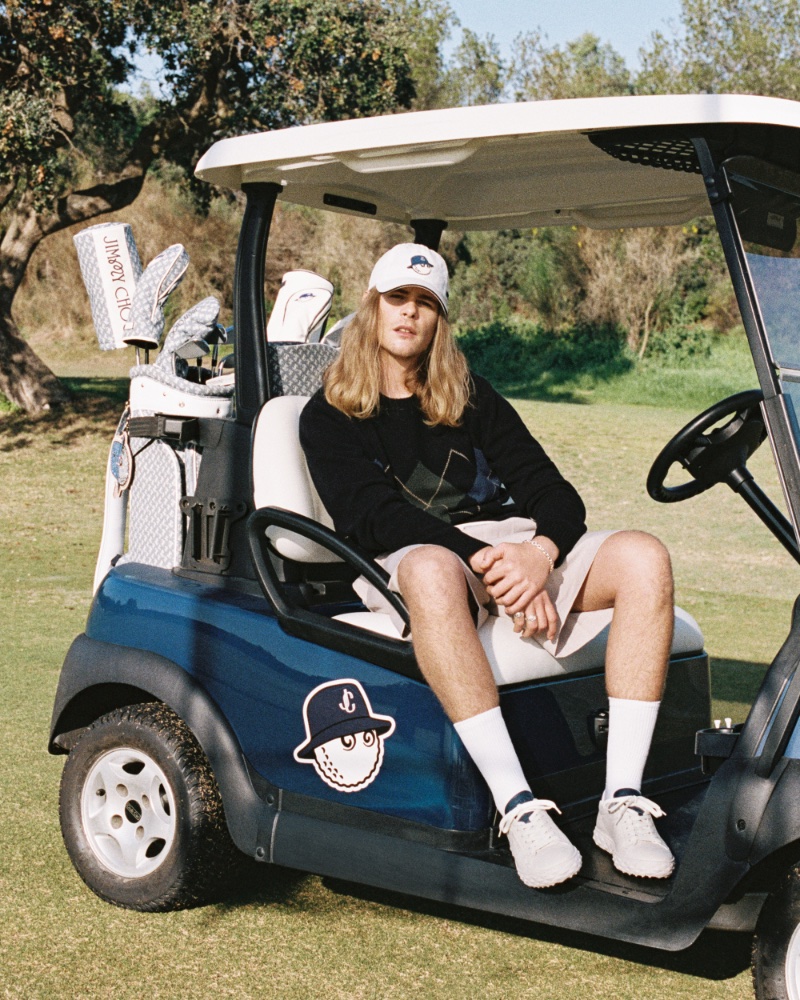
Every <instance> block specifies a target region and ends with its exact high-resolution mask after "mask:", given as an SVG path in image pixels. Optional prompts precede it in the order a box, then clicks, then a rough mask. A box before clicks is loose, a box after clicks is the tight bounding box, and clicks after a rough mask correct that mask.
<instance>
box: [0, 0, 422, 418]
mask: <svg viewBox="0 0 800 1000" xmlns="http://www.w3.org/2000/svg"><path fill="white" fill-rule="evenodd" d="M143 49H148V50H150V51H152V52H153V53H155V54H156V55H157V56H158V57H160V59H161V60H162V61H163V66H164V76H165V80H166V85H167V96H166V97H164V98H163V99H155V98H151V99H150V100H149V101H146V102H140V103H138V104H137V103H136V102H134V101H132V100H131V99H130V98H129V97H126V96H124V95H123V94H121V93H120V89H119V88H120V86H121V85H122V84H123V83H125V82H126V81H127V80H128V79H129V78H130V77H131V74H132V72H133V63H132V59H133V56H134V54H135V53H136V52H137V51H141V50H143ZM413 96H414V89H413V83H412V80H411V76H410V72H409V64H408V59H407V57H406V55H405V40H404V37H403V32H402V25H401V23H400V22H399V21H398V19H397V17H396V16H395V13H394V9H393V5H392V4H391V3H390V2H389V0H128V2H123V0H71V2H70V0H7V2H5V3H0V115H1V116H2V122H3V124H2V126H0V392H2V393H3V395H5V396H6V397H7V398H8V399H10V400H11V401H12V402H14V403H16V404H17V405H19V406H21V407H22V408H23V409H25V410H27V411H29V412H36V411H39V410H42V409H47V408H49V407H50V406H53V405H57V404H59V403H61V402H63V401H64V399H65V391H64V389H63V388H62V387H61V385H60V383H59V382H58V380H57V379H56V378H55V376H54V375H53V374H52V373H51V372H50V371H49V369H47V367H46V366H45V365H44V364H43V362H42V361H41V360H40V359H39V358H38V357H37V355H36V354H35V353H34V352H33V351H32V350H31V348H30V347H29V346H28V344H27V343H26V342H25V341H24V340H23V339H22V337H21V336H20V334H19V331H18V329H17V327H16V325H15V323H14V320H13V316H12V306H13V302H14V296H15V294H16V291H17V289H18V288H19V285H20V282H21V281H22V278H23V276H24V273H25V269H26V267H27V264H28V262H29V260H30V258H31V255H32V253H33V251H34V250H35V248H36V246H37V245H38V244H39V243H40V242H41V240H42V239H44V238H45V237H46V236H48V235H49V234H51V233H54V232H57V231H59V230H61V229H64V228H66V227H68V226H71V225H74V224H75V223H78V222H88V221H89V220H91V219H93V218H95V217H97V216H99V215H101V214H102V213H104V212H108V211H112V210H115V209H119V208H122V207H124V206H126V205H129V204H131V202H132V201H133V200H134V199H135V198H136V196H137V194H138V193H139V191H140V189H141V185H142V182H143V179H144V176H145V173H146V171H147V170H148V168H149V167H150V166H151V165H152V164H153V163H154V162H156V161H157V160H159V159H165V160H169V161H172V162H174V163H177V164H179V165H180V166H182V167H184V168H185V169H187V170H189V169H190V168H191V166H192V165H193V164H194V162H195V161H196V159H197V157H198V155H199V153H200V151H201V150H202V149H204V148H205V147H206V146H207V145H208V144H209V143H210V142H211V141H212V140H214V139H217V138H220V137H222V136H227V135H233V134H239V133H242V132H248V131H254V130H262V129H272V128H281V127H285V126H289V125H295V124H299V123H304V122H310V121H325V120H333V119H337V118H345V117H347V118H352V117H358V116H361V115H369V114H381V113H387V112H390V111H393V110H395V109H396V108H398V107H408V106H409V105H410V103H411V101H412V99H413Z"/></svg>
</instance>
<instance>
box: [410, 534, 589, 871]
mask: <svg viewBox="0 0 800 1000" xmlns="http://www.w3.org/2000/svg"><path fill="white" fill-rule="evenodd" d="M398 583H399V585H400V591H401V593H402V594H403V597H404V600H405V602H406V605H407V607H408V610H409V616H410V619H411V632H412V636H413V642H414V651H415V653H416V656H417V662H418V663H419V666H420V669H421V670H422V673H423V675H424V676H425V679H426V680H427V681H428V683H429V684H430V686H431V688H432V690H433V692H434V693H435V694H436V696H437V697H438V698H439V701H440V702H441V703H442V706H443V708H444V710H445V712H446V713H447V715H448V716H449V717H450V719H451V720H452V722H453V723H454V725H455V729H456V732H457V733H458V735H459V736H460V738H461V740H462V742H463V743H464V746H465V747H466V749H467V752H468V753H469V755H470V756H471V757H472V759H473V761H474V762H475V764H476V766H477V767H478V769H479V770H480V772H481V774H482V775H483V777H484V779H485V780H486V783H487V784H488V785H489V789H490V791H491V793H492V796H493V798H494V801H495V805H496V806H497V808H498V811H499V812H500V813H502V814H503V820H502V822H501V825H500V829H501V832H503V833H506V834H507V836H508V841H509V846H510V847H511V852H512V854H513V856H514V862H515V864H516V867H517V872H518V874H519V876H520V878H521V879H522V881H523V882H525V884H526V885H529V886H532V887H536V888H542V887H544V886H549V885H555V884H557V883H558V882H563V881H564V880H565V879H568V878H570V877H571V876H572V875H574V874H576V872H577V871H578V870H579V869H580V867H581V856H580V854H579V853H578V851H577V850H576V849H575V847H573V845H572V844H571V843H570V842H569V840H568V839H567V838H566V837H565V836H564V834H563V833H562V832H561V831H560V830H559V829H558V827H557V826H556V825H555V824H554V823H553V821H552V820H551V819H550V817H549V816H548V815H547V810H548V809H551V808H553V807H554V803H552V802H549V801H547V800H540V799H534V797H533V794H532V792H531V790H530V786H529V785H528V782H527V780H526V778H525V775H524V774H523V772H522V768H521V766H520V764H519V759H518V758H517V754H516V751H515V750H514V747H513V744H512V743H511V738H510V737H509V735H508V730H507V729H506V725H505V722H504V721H503V716H502V714H501V712H500V707H499V706H500V702H499V698H498V694H497V686H496V684H495V682H494V677H493V675H492V670H491V667H490V666H489V661H488V660H487V659H486V654H485V653H484V651H483V646H482V645H481V643H480V640H479V638H478V633H477V630H476V628H475V624H474V622H473V620H472V615H471V613H470V607H469V592H468V588H467V583H466V580H465V578H464V570H463V566H462V564H461V561H460V560H459V559H458V557H457V556H455V555H454V554H453V553H452V552H450V551H449V550H447V549H444V548H441V547H439V546H432V545H426V546H421V547H419V548H416V549H413V550H412V551H411V552H409V553H408V554H407V555H406V556H405V557H404V558H403V560H402V561H401V562H400V565H399V567H398Z"/></svg>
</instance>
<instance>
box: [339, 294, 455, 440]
mask: <svg viewBox="0 0 800 1000" xmlns="http://www.w3.org/2000/svg"><path fill="white" fill-rule="evenodd" d="M379 304H380V293H379V292H378V291H377V290H376V289H374V288H371V289H370V290H369V291H368V292H367V294H366V295H365V296H364V300H363V301H362V303H361V305H360V306H359V308H358V311H357V312H356V314H355V316H354V317H353V318H352V320H351V321H350V323H348V325H347V327H346V328H345V330H344V332H343V334H342V346H341V350H340V351H339V356H338V357H337V358H336V360H335V361H334V362H333V364H331V365H330V367H329V368H328V370H327V371H326V372H325V377H324V380H323V381H324V386H325V398H326V399H327V401H328V402H329V403H330V404H331V406H335V407H336V409H337V410H341V411H342V413H345V414H347V416H348V417H356V418H357V419H359V420H365V419H366V418H367V417H371V416H373V415H374V414H375V413H377V412H378V409H379V407H380V392H381V352H380V344H379V341H378V330H379V326H378V324H379V321H380V314H379ZM470 386H471V381H470V376H469V368H468V367H467V360H466V358H465V357H464V355H463V354H462V353H461V351H459V349H458V348H457V347H456V343H455V340H454V339H453V334H452V332H451V330H450V324H449V323H448V322H447V319H446V318H445V316H444V315H443V314H442V312H441V311H440V312H439V319H438V322H437V324H436V331H435V333H434V335H433V340H432V341H431V344H430V346H429V347H428V349H427V350H426V351H425V352H424V354H422V356H421V357H420V359H419V364H418V365H417V368H416V370H415V371H414V372H413V373H412V376H411V381H410V384H409V386H408V388H409V389H410V390H411V391H412V392H413V393H414V395H415V396H416V397H417V399H419V404H420V408H421V409H422V412H423V413H424V414H425V418H426V419H425V423H427V424H431V425H435V424H444V425H446V426H447V427H458V425H459V424H460V423H461V418H462V416H463V414H464V409H465V408H466V406H467V403H468V402H469V393H470Z"/></svg>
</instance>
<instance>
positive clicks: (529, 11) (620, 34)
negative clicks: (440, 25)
mask: <svg viewBox="0 0 800 1000" xmlns="http://www.w3.org/2000/svg"><path fill="white" fill-rule="evenodd" d="M450 6H451V7H452V9H453V11H454V12H455V14H456V16H457V17H458V19H459V21H460V22H461V26H462V28H470V29H471V30H472V31H474V32H475V33H476V34H478V35H481V36H483V35H486V34H493V35H494V37H495V39H496V40H497V42H498V43H499V45H500V47H501V50H503V51H504V53H506V54H508V52H509V49H510V46H511V42H512V40H513V39H514V38H515V36H516V35H518V34H519V33H520V32H521V31H532V30H534V29H536V28H538V29H540V30H541V31H542V33H543V34H544V35H546V41H547V43H548V44H549V45H551V46H552V45H563V44H564V43H565V42H569V41H572V40H573V39H574V38H577V37H578V36H579V35H582V34H583V33H584V32H587V31H590V32H591V33H592V34H594V35H598V36H599V37H600V40H601V41H603V42H610V43H611V45H612V46H613V47H614V48H615V49H616V50H617V52H619V54H620V55H621V56H622V57H623V58H624V59H625V62H626V63H627V65H628V67H629V69H637V68H638V66H639V58H638V52H639V49H640V48H641V47H642V46H643V45H645V44H646V43H647V41H648V39H649V37H650V35H651V33H652V32H653V31H657V30H661V31H663V32H664V33H665V34H668V35H671V34H674V33H675V29H676V28H677V25H678V24H679V15H680V10H681V3H680V0H614V2H610V0H558V2H555V0H494V2H492V0H450ZM670 24H672V27H670Z"/></svg>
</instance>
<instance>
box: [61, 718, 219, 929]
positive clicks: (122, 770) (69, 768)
mask: <svg viewBox="0 0 800 1000" xmlns="http://www.w3.org/2000/svg"><path fill="white" fill-rule="evenodd" d="M60 817H61V832H62V835H63V837H64V843H65V845H66V848H67V852H68V853H69V856H70V859H71V860H72V863H73V865H74V866H75V868H76V870H77V872H78V874H79V875H80V876H81V878H82V879H83V880H84V882H85V883H86V884H87V885H88V886H89V888H90V889H91V890H92V891H93V892H95V893H96V894H97V895H98V896H100V897H101V898H102V899H105V900H107V901H108V902H110V903H115V904H116V905H117V906H123V907H126V908H128V909H133V910H149V911H158V910H161V911H165V910H177V909H183V908H185V907H187V906H193V905H197V904H198V903H201V902H203V901H204V900H205V899H206V898H207V897H208V895H209V894H210V893H211V892H212V891H213V890H214V889H215V888H216V887H217V885H218V884H219V881H220V877H221V876H222V875H223V874H224V873H225V872H226V871H227V870H228V869H229V867H230V865H231V862H232V859H233V857H234V855H235V853H236V851H235V848H234V847H233V843H232V842H231V840H230V836H229V834H228V829H227V825H226V822H225V816H224V812H223V808H222V799H221V797H220V793H219V789H218V788H217V785H216V782H215V780H214V775H213V773H212V770H211V766H210V765H209V763H208V759H207V758H206V756H205V754H204V753H203V751H202V749H201V748H200V745H199V744H198V742H197V740H196V739H195V737H194V735H193V734H192V732H191V730H190V729H189V727H188V726H187V725H186V724H185V723H184V722H183V721H182V720H181V719H180V718H179V717H178V716H177V715H175V713H174V712H173V711H172V710H171V709H169V708H167V706H166V705H163V704H161V703H159V702H152V703H146V704H140V705H128V706H126V707H125V708H119V709H116V710H115V711H113V712H110V713H109V714H108V715H104V716H103V717H102V718H101V719H98V720H97V721H96V722H94V723H93V724H92V725H91V726H90V727H89V728H88V729H87V730H86V731H85V733H84V734H83V735H82V736H81V738H80V740H79V741H78V742H77V743H76V745H75V746H74V747H73V749H72V750H71V752H70V754H69V757H68V758H67V761H66V764H65V765H64V773H63V775H62V779H61V801H60Z"/></svg>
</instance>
